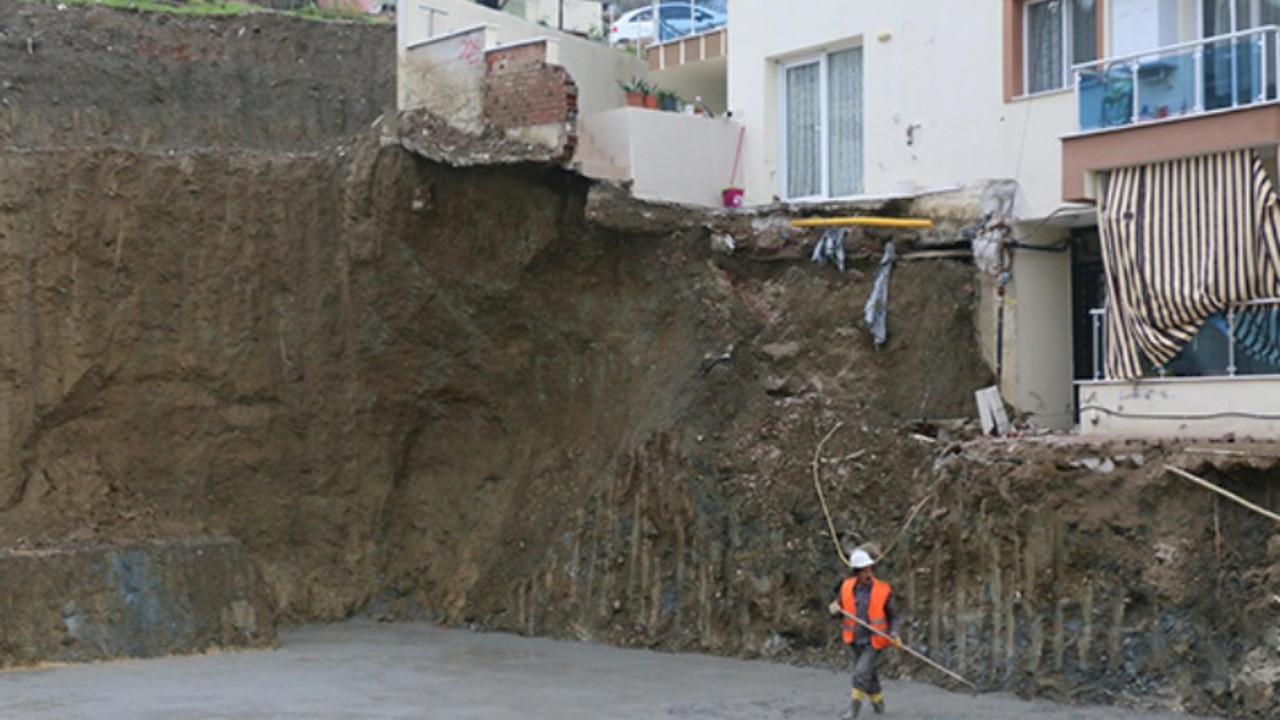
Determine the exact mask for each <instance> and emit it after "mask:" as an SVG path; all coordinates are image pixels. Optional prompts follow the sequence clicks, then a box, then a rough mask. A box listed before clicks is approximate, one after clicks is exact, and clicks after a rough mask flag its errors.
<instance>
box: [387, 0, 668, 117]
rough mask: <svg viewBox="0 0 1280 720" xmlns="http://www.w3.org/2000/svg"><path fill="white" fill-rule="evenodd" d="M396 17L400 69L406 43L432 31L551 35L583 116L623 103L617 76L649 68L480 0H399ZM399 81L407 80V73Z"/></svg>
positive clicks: (504, 38) (498, 39) (496, 36)
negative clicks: (472, 29) (476, 0)
mask: <svg viewBox="0 0 1280 720" xmlns="http://www.w3.org/2000/svg"><path fill="white" fill-rule="evenodd" d="M433 11H434V12H433ZM396 23H397V32H398V35H399V47H400V63H401V65H400V66H401V68H402V69H403V67H404V54H405V48H406V47H408V46H409V45H412V44H416V43H418V42H420V41H422V40H426V39H428V38H430V37H432V36H433V35H437V36H438V35H443V34H446V33H450V32H454V31H457V30H461V29H464V28H470V27H475V26H476V25H487V26H488V27H489V28H490V31H491V39H492V42H493V43H496V44H500V45H506V44H510V43H516V42H521V41H524V40H530V39H533V38H539V37H546V38H550V39H551V40H552V42H551V43H549V48H548V52H549V53H550V54H552V55H554V57H548V61H549V62H551V63H554V64H557V65H561V66H562V67H564V68H565V69H566V70H568V71H569V74H570V75H571V76H572V77H573V79H574V82H576V83H577V84H578V113H579V116H585V115H589V114H592V113H596V112H602V111H604V110H609V109H612V108H616V107H618V106H620V105H622V103H623V99H622V91H621V89H620V88H619V87H618V82H619V81H623V82H625V81H626V80H629V79H630V78H631V77H633V76H634V77H647V76H648V72H649V66H648V64H647V63H645V62H644V61H642V60H640V59H638V58H635V57H633V56H630V55H628V54H626V53H625V52H621V51H618V50H614V49H612V48H609V47H608V46H606V45H605V44H603V43H598V42H592V41H589V40H585V39H583V38H580V37H578V36H576V35H571V34H569V33H562V32H558V31H556V30H553V29H551V28H548V27H544V26H542V25H538V24H536V23H532V22H529V21H527V20H524V19H521V18H518V17H516V16H514V15H509V14H507V13H504V12H499V11H497V10H491V9H489V8H486V7H483V6H481V5H477V4H475V3H473V2H471V1H470V0H422V1H421V2H398V3H397V4H396ZM550 46H554V48H553V47H550ZM400 82H402V83H403V82H405V77H404V75H403V74H401V76H400ZM405 93H406V90H405V89H404V88H401V90H400V95H401V96H402V97H403V96H404V95H405Z"/></svg>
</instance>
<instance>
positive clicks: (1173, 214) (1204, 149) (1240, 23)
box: [727, 0, 1280, 436]
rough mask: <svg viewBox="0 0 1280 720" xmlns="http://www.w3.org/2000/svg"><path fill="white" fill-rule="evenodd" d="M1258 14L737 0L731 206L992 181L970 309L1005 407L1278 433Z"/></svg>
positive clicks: (1252, 2)
mask: <svg viewBox="0 0 1280 720" xmlns="http://www.w3.org/2000/svg"><path fill="white" fill-rule="evenodd" d="M1277 20H1280V3H1277V2H1273V1H1272V0H1003V2H951V1H946V0H897V1H896V2H891V3H888V2H879V1H876V0H806V1H805V2H803V3H798V4H796V3H788V4H781V3H773V2H768V0H735V1H734V2H733V3H732V5H731V7H730V14H729V34H728V49H729V51H728V93H727V96H728V105H729V109H730V110H731V111H732V112H733V115H734V118H735V120H737V121H739V122H741V123H743V124H744V125H745V126H746V127H747V137H748V142H747V143H746V149H745V151H744V154H743V158H744V167H745V180H744V185H745V190H746V198H747V201H748V203H751V204H759V203H767V202H771V201H773V200H775V199H778V200H782V201H787V202H792V203H806V202H813V201H827V200H839V199H854V198H861V199H865V198H875V197H886V198H888V197H903V198H921V197H934V196H942V195H946V194H948V193H957V194H958V195H963V194H964V193H965V191H969V193H970V195H972V191H973V189H974V188H980V187H983V186H992V185H993V183H999V184H1002V185H1003V186H1006V187H1010V188H1012V193H1011V197H1010V198H1009V201H1008V202H1007V203H1006V205H1005V210H1004V212H1005V213H1006V214H1007V217H1006V218H1005V220H1006V222H1004V223H1002V225H1001V227H998V228H996V227H991V226H990V225H988V226H987V227H986V230H989V231H991V232H990V233H989V236H988V237H989V238H990V239H993V240H994V241H995V245H996V250H995V256H996V261H995V262H994V267H989V269H991V272H990V273H988V274H985V275H984V280H983V303H982V308H981V310H980V311H981V312H982V318H980V322H979V326H980V327H981V328H983V335H984V337H983V338H982V344H983V347H984V348H985V349H986V352H987V354H988V360H989V361H990V362H991V364H992V367H993V368H994V369H996V371H997V373H998V375H999V382H1000V387H1001V391H1002V394H1003V395H1004V397H1005V399H1006V400H1007V401H1008V402H1010V403H1011V404H1012V405H1013V406H1014V407H1015V408H1016V409H1017V410H1019V411H1020V412H1022V413H1024V414H1025V415H1026V417H1027V418H1028V419H1029V420H1030V421H1031V422H1032V424H1034V425H1039V426H1043V427H1049V428H1067V427H1071V426H1073V425H1076V424H1077V423H1079V426H1080V428H1081V431H1082V432H1104V433H1108V434H1113V435H1114V434H1120V435H1127V434H1138V435H1143V434H1145V435H1151V434H1195V435H1213V434H1220V433H1223V432H1237V431H1239V432H1244V433H1247V434H1251V435H1260V436H1269V435H1275V434H1277V433H1278V432H1280V427H1277V424H1276V419H1277V418H1278V417H1280V416H1276V415H1272V414H1270V413H1269V411H1267V409H1266V408H1265V407H1262V405H1265V403H1266V401H1267V399H1271V400H1275V401H1277V402H1272V403H1271V405H1272V406H1274V407H1280V383H1273V382H1271V381H1270V380H1268V376H1269V375H1270V374H1271V373H1272V372H1274V371H1277V370H1280V366H1275V365H1273V364H1272V363H1271V362H1270V360H1271V359H1272V358H1273V357H1274V358H1276V359H1280V352H1273V349H1274V348H1276V347H1280V338H1277V336H1276V332H1275V328H1277V327H1280V322H1277V323H1273V322H1272V320H1273V318H1272V316H1271V313H1272V312H1273V311H1274V310H1275V308H1276V306H1275V305H1272V304H1270V303H1269V300H1268V299H1269V298H1270V297H1273V296H1275V295H1280V288H1277V287H1276V281H1275V280H1274V276H1275V273H1274V268H1273V267H1272V264H1274V262H1275V261H1274V259H1273V257H1272V256H1273V254H1274V253H1273V250H1272V248H1273V247H1274V243H1273V239H1272V237H1271V234H1270V232H1271V231H1270V230H1269V229H1268V228H1270V223H1271V222H1272V217H1271V209H1273V208H1274V207H1275V202H1274V190H1273V189H1272V185H1271V179H1272V177H1273V175H1274V166H1275V158H1276V146H1277V141H1278V140H1280V123H1277V122H1275V120H1276V117H1275V114H1276V113H1277V112H1280V105H1277V104H1276V94H1275V80H1276V77H1277V69H1278V68H1280V65H1278V64H1277V56H1280V41H1278V40H1277V36H1276V29H1275V27H1274V26H1272V25H1271V24H1270V23H1272V22H1275V21H1277ZM1231 173H1234V174H1231ZM1228 175H1229V179H1230V181H1229V182H1226V181H1224V180H1223V178H1227V177H1228ZM1157 190H1158V191H1159V192H1157ZM1109 193H1110V194H1109ZM1242 198H1244V199H1247V200H1248V201H1247V202H1245V201H1244V200H1242ZM1177 208H1183V209H1184V210H1183V211H1181V212H1179V210H1177ZM1188 208H1194V211H1193V210H1188ZM1100 209H1101V211H1100ZM988 219H989V218H988ZM1196 219H1199V220H1203V221H1204V222H1201V223H1200V224H1199V225H1197V224H1196V223H1195V222H1193V220H1196ZM1246 226H1249V227H1253V228H1254V229H1253V230H1248V231H1245V230H1242V229H1241V228H1243V227H1246ZM1144 243H1145V245H1144ZM1205 248H1210V250H1205ZM1227 256H1231V258H1232V259H1230V260H1229V261H1224V260H1223V258H1224V257H1227ZM1135 298H1137V300H1135ZM1246 373H1247V374H1249V376H1250V377H1248V378H1247V379H1246V378H1243V377H1241V376H1242V375H1244V374H1246ZM1245 385H1248V386H1249V387H1250V388H1251V389H1249V390H1241V388H1243V387H1244V386H1245Z"/></svg>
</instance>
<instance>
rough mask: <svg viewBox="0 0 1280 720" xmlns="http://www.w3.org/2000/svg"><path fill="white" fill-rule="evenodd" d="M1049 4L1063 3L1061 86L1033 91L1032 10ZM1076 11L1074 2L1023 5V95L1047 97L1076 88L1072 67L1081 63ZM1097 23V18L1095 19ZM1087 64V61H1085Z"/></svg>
mask: <svg viewBox="0 0 1280 720" xmlns="http://www.w3.org/2000/svg"><path fill="white" fill-rule="evenodd" d="M1049 2H1061V3H1062V17H1061V22H1062V26H1061V27H1059V28H1058V31H1059V32H1060V33H1061V36H1062V43H1061V44H1062V57H1061V58H1060V60H1061V61H1062V77H1061V78H1059V80H1060V81H1061V84H1060V85H1058V86H1056V87H1051V88H1046V89H1044V90H1036V91H1035V92H1032V91H1031V8H1032V7H1034V6H1036V5H1043V4H1045V3H1049ZM1097 7H1098V6H1097V5H1094V8H1095V10H1094V12H1095V13H1096V12H1098V11H1097V9H1096V8H1097ZM1075 11H1076V4H1075V2H1074V0H1028V1H1027V2H1025V3H1023V4H1022V18H1021V19H1022V94H1023V95H1024V96H1033V95H1047V94H1049V93H1056V92H1062V91H1064V90H1070V89H1071V88H1072V87H1074V84H1075V83H1074V82H1073V81H1072V77H1071V66H1072V65H1074V64H1075V63H1077V62H1081V61H1080V60H1077V59H1076V58H1075V57H1074V49H1075V23H1074V22H1072V20H1073V19H1074V15H1075ZM1094 22H1097V18H1096V17H1095V18H1094ZM1085 62H1087V61H1085Z"/></svg>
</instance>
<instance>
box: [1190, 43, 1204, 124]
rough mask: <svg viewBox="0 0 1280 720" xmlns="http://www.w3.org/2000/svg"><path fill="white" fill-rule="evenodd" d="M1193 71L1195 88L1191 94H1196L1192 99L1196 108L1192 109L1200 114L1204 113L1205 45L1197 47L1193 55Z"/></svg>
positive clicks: (1192, 79) (1192, 82)
mask: <svg viewBox="0 0 1280 720" xmlns="http://www.w3.org/2000/svg"><path fill="white" fill-rule="evenodd" d="M1191 69H1192V78H1191V84H1192V86H1193V90H1192V91H1191V92H1192V93H1193V94H1194V97H1193V98H1192V104H1193V105H1194V107H1193V108H1192V110H1193V111H1194V112H1195V113H1197V114H1199V113H1202V112H1204V46H1203V45H1199V46H1197V47H1196V49H1195V50H1194V51H1193V52H1192V53H1191Z"/></svg>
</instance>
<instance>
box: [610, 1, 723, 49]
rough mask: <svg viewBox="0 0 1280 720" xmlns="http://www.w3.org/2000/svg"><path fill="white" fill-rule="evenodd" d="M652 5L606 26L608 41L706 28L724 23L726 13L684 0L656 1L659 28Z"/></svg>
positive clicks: (659, 36)
mask: <svg viewBox="0 0 1280 720" xmlns="http://www.w3.org/2000/svg"><path fill="white" fill-rule="evenodd" d="M653 15H654V12H653V6H645V7H642V8H637V9H635V10H632V11H631V12H628V13H624V14H623V15H621V16H619V17H618V19H617V20H615V21H614V22H613V24H612V25H610V26H609V44H610V45H617V44H619V43H623V42H640V41H644V40H652V39H654V38H655V37H656V38H657V39H658V40H660V41H666V40H671V39H673V38H678V37H683V36H685V35H692V34H694V33H700V32H706V31H708V30H713V29H715V28H718V27H724V25H725V15H724V13H722V12H717V11H715V10H712V9H710V8H706V7H703V6H701V5H690V4H689V3H687V2H664V3H661V4H660V5H658V28H657V32H655V31H654V22H653Z"/></svg>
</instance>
